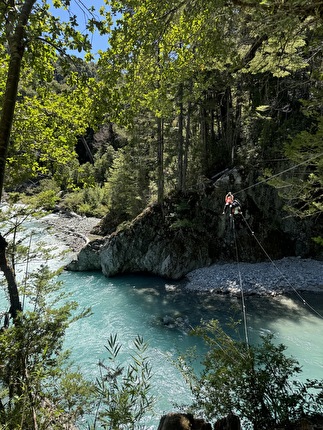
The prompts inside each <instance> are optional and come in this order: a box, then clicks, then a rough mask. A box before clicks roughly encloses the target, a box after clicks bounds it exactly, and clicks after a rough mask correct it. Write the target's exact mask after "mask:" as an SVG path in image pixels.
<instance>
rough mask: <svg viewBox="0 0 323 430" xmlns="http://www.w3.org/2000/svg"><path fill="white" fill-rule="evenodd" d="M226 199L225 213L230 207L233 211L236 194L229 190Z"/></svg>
mask: <svg viewBox="0 0 323 430" xmlns="http://www.w3.org/2000/svg"><path fill="white" fill-rule="evenodd" d="M224 201H225V204H224V208H223V212H222V214H223V215H224V214H225V213H226V212H227V210H228V209H229V210H230V213H231V208H232V203H233V201H234V195H233V194H232V193H231V191H229V192H228V194H227V195H226V196H225V199H224Z"/></svg>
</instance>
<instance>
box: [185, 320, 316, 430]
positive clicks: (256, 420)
mask: <svg viewBox="0 0 323 430" xmlns="http://www.w3.org/2000/svg"><path fill="white" fill-rule="evenodd" d="M193 333H194V334H195V335H198V336H201V337H202V338H203V339H204V341H205V343H206V345H207V347H208V352H207V353H206V355H205V356H204V357H203V361H202V364H203V370H202V372H201V374H199V375H198V374H196V373H195V371H194V370H193V365H192V364H191V362H190V361H188V359H187V357H180V360H179V369H180V370H181V371H182V373H183V374H184V376H185V378H186V380H187V381H188V382H189V385H190V388H191V391H192V393H193V396H194V402H193V405H192V409H193V411H198V412H199V413H201V412H202V413H203V414H204V415H205V416H206V418H207V419H208V420H212V419H219V418H221V417H223V416H226V415H228V414H229V413H230V412H234V413H236V414H238V415H239V417H240V419H241V420H242V421H245V422H244V428H246V429H247V428H248V429H254V430H260V429H261V430H272V429H274V428H277V427H280V428H286V427H287V426H288V425H289V424H290V423H292V422H295V421H297V420H298V419H299V418H301V417H302V416H303V415H311V414H312V413H315V412H316V413H317V412H319V411H322V407H323V398H322V397H323V396H322V393H323V391H322V387H323V382H322V381H307V382H306V383H305V384H304V383H301V382H300V381H299V380H297V379H295V378H296V377H297V375H298V374H299V373H300V372H301V368H300V366H299V363H298V362H297V360H295V359H294V358H290V357H286V356H285V355H284V352H285V349H286V347H285V346H284V345H281V344H280V345H274V343H273V336H272V335H267V336H264V337H262V342H261V343H260V344H259V345H256V346H250V345H247V344H246V343H245V342H238V341H235V340H233V339H232V338H231V337H230V336H228V335H227V334H226V333H225V332H224V331H223V329H222V328H221V327H220V326H219V323H218V321H210V322H208V323H205V324H203V325H202V326H201V327H198V328H196V329H195V330H194V331H193ZM315 388H316V389H318V390H319V393H318V394H315V393H314V392H313V390H314V389H315ZM314 391H315V390H314Z"/></svg>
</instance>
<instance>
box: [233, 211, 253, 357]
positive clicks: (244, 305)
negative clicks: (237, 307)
mask: <svg viewBox="0 0 323 430" xmlns="http://www.w3.org/2000/svg"><path fill="white" fill-rule="evenodd" d="M232 221H233V224H232V225H233V236H234V244H235V249H236V259H237V266H238V272H239V283H240V291H241V305H242V315H243V325H244V333H245V338H246V345H247V348H248V349H249V337H248V327H247V312H246V304H245V299H244V293H243V286H242V276H241V271H240V262H239V253H238V246H237V237H236V231H235V224H234V218H233V217H232Z"/></svg>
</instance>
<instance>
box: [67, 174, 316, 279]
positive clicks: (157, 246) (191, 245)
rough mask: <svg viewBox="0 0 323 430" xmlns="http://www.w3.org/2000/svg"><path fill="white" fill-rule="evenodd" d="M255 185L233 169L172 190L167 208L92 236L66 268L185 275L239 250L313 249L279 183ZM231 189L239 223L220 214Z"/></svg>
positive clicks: (258, 253) (279, 252)
mask: <svg viewBox="0 0 323 430" xmlns="http://www.w3.org/2000/svg"><path fill="white" fill-rule="evenodd" d="M255 183H257V181H256V179H255V177H250V176H249V177H244V174H243V171H242V172H241V171H240V172H239V171H237V170H232V171H230V172H229V173H228V174H226V175H224V176H222V177H220V179H218V180H217V181H215V182H213V183H211V182H210V183H209V184H207V185H206V186H203V187H201V188H200V189H199V190H197V191H194V192H189V193H186V194H185V195H184V194H177V195H174V196H171V197H169V198H168V199H166V200H165V202H164V204H163V206H162V207H161V206H160V205H157V204H155V205H152V206H150V207H148V208H147V209H146V210H145V211H143V212H142V213H141V214H140V215H139V216H138V217H137V218H135V219H134V220H133V221H132V222H131V223H128V224H127V225H125V226H124V227H123V228H120V230H116V231H115V232H113V233H112V234H111V235H109V236H106V237H105V238H103V239H101V240H96V241H94V242H90V243H89V244H88V245H87V246H86V247H85V248H84V249H83V250H82V251H81V252H80V253H79V255H78V259H77V261H74V262H72V263H71V264H70V265H69V266H68V267H67V268H68V269H69V270H102V272H103V273H104V274H105V275H106V276H114V275H117V274H121V273H130V272H131V273H134V272H148V273H151V274H156V275H159V276H162V277H165V278H171V279H180V278H182V277H184V276H185V274H187V273H188V272H190V271H192V270H194V269H197V268H200V267H204V266H208V265H210V264H211V263H213V262H222V261H226V262H230V261H235V260H236V258H237V253H238V256H239V260H240V261H246V262H257V261H264V260H268V255H269V256H270V257H271V258H272V259H278V258H282V257H286V256H295V255H298V256H301V257H308V256H313V255H315V253H316V252H317V250H316V249H315V246H314V243H313V241H312V239H311V237H312V236H314V232H313V229H314V225H312V224H311V222H310V221H308V220H305V221H304V220H303V221H301V220H295V219H293V218H291V217H289V216H287V215H288V214H286V213H285V212H284V210H283V202H282V200H281V199H280V198H279V197H278V195H277V193H276V191H275V189H273V188H272V187H269V186H268V185H267V184H265V183H262V184H258V185H257V186H253V184H255ZM236 190H237V191H236ZM239 190H241V191H239ZM228 191H232V192H233V193H234V194H235V195H236V197H237V198H238V199H239V200H240V202H241V204H242V211H243V216H242V217H240V216H238V217H237V218H236V219H235V222H234V224H233V223H232V219H231V218H230V217H229V215H228V214H226V215H223V214H222V211H223V206H224V196H225V194H226V193H227V192H228ZM235 191H236V192H235ZM102 225H105V224H104V223H102ZM97 230H98V229H97ZM96 232H97V231H96ZM316 234H318V232H317V231H316Z"/></svg>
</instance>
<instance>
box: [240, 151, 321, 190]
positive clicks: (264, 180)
mask: <svg viewBox="0 0 323 430" xmlns="http://www.w3.org/2000/svg"><path fill="white" fill-rule="evenodd" d="M322 156H323V152H321V153H320V154H316V155H313V156H312V157H310V158H307V159H306V160H304V161H302V162H301V163H298V164H295V166H292V167H289V168H288V169H285V170H283V171H281V172H278V173H275V174H274V175H272V176H270V177H269V178H265V179H263V180H262V181H259V182H256V183H255V184H252V185H250V186H249V187H246V188H243V189H242V190H239V191H236V192H233V194H234V195H237V194H239V193H242V192H243V191H247V190H249V189H250V188H254V187H256V186H258V185H260V184H263V183H265V182H268V181H270V180H271V179H273V178H277V176H280V175H282V174H284V173H286V172H290V171H291V170H293V169H296V167H299V166H303V165H304V164H307V163H309V162H310V161H312V160H315V159H316V158H319V157H322Z"/></svg>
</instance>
